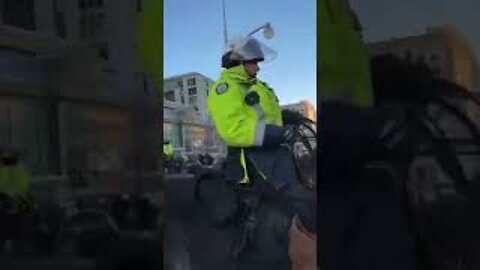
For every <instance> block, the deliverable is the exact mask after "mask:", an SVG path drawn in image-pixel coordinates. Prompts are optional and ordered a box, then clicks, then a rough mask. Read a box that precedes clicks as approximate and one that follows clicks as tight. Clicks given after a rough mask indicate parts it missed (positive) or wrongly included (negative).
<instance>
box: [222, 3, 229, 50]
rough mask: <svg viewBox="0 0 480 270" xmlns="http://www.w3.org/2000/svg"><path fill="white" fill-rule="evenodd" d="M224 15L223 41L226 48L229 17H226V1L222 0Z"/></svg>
mask: <svg viewBox="0 0 480 270" xmlns="http://www.w3.org/2000/svg"><path fill="white" fill-rule="evenodd" d="M222 14H223V41H224V43H225V47H226V46H227V42H228V36H227V17H226V16H225V0H222Z"/></svg>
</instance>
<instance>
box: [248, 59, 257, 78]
mask: <svg viewBox="0 0 480 270" xmlns="http://www.w3.org/2000/svg"><path fill="white" fill-rule="evenodd" d="M244 66H245V70H246V71H247V73H248V75H250V77H255V76H257V72H258V71H259V70H260V67H259V66H258V61H256V60H253V61H247V62H245V63H244Z"/></svg>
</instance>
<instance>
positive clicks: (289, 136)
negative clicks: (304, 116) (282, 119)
mask: <svg viewBox="0 0 480 270" xmlns="http://www.w3.org/2000/svg"><path fill="white" fill-rule="evenodd" d="M295 140H296V129H295V126H292V125H285V126H282V127H278V126H275V125H266V127H265V136H264V139H263V145H264V146H269V145H279V144H283V143H287V144H290V143H293V142H294V141H295Z"/></svg>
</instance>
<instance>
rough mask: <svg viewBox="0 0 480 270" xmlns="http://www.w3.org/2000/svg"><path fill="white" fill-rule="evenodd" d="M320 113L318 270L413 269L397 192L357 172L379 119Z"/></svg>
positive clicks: (383, 180)
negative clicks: (319, 268)
mask: <svg viewBox="0 0 480 270" xmlns="http://www.w3.org/2000/svg"><path fill="white" fill-rule="evenodd" d="M321 112H322V113H321V115H322V122H321V125H320V126H321V137H322V140H323V142H322V149H321V152H320V162H319V164H320V170H319V172H320V177H319V179H320V183H319V193H318V195H319V199H318V201H319V203H318V207H319V218H318V220H319V234H318V245H319V250H320V253H319V254H320V258H319V260H320V264H321V266H322V269H323V270H351V269H355V270H367V269H368V270H375V269H379V270H380V269H389V270H392V269H398V270H404V269H414V268H415V256H414V252H415V250H414V241H413V237H412V233H411V231H410V228H409V225H408V224H409V222H408V215H407V213H406V209H405V201H404V197H403V196H402V195H401V194H402V193H401V190H399V189H398V186H397V185H396V184H395V183H394V182H393V180H392V179H389V178H388V177H387V176H386V175H373V174H368V173H367V172H366V170H364V169H363V168H364V165H365V164H366V162H368V159H369V156H370V154H371V151H372V150H374V149H372V148H374V147H375V145H374V143H375V135H376V134H377V133H376V132H377V131H378V130H379V127H378V126H375V125H376V124H378V122H376V120H379V119H381V117H382V116H378V115H376V114H375V111H374V110H361V109H356V108H353V107H348V106H344V105H340V104H324V105H322V106H321Z"/></svg>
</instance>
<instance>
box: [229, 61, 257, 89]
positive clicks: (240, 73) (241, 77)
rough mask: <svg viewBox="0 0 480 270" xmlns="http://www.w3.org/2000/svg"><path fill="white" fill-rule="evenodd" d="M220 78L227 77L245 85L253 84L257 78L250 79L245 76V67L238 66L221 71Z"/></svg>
mask: <svg viewBox="0 0 480 270" xmlns="http://www.w3.org/2000/svg"><path fill="white" fill-rule="evenodd" d="M221 76H222V77H227V78H230V79H233V80H235V81H237V82H239V83H245V84H254V83H256V81H257V78H251V77H250V76H249V75H248V74H247V71H246V70H245V67H244V66H243V65H238V66H235V67H231V68H228V69H225V70H224V71H222V74H221Z"/></svg>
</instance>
